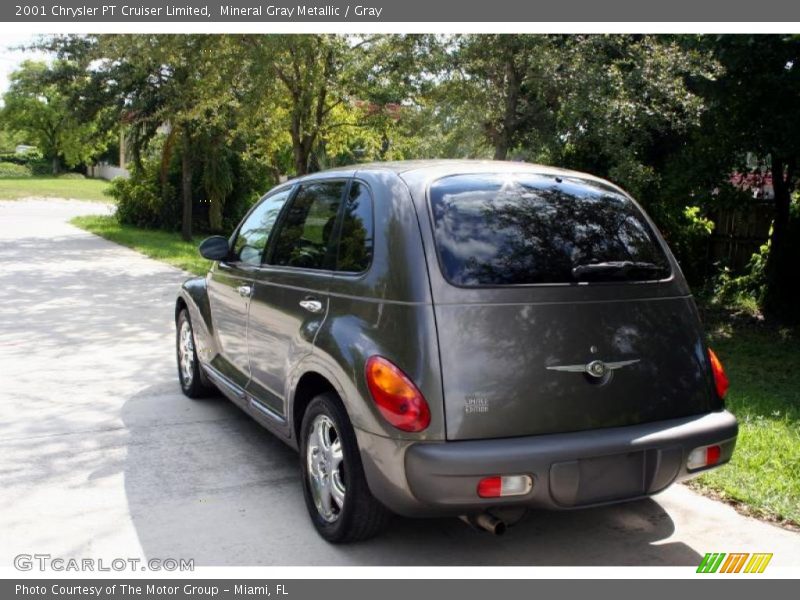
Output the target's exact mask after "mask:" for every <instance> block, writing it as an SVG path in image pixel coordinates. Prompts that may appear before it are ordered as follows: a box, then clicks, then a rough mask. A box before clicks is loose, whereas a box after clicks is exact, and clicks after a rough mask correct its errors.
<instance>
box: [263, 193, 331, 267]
mask: <svg viewBox="0 0 800 600" xmlns="http://www.w3.org/2000/svg"><path fill="white" fill-rule="evenodd" d="M345 186H346V182H344V181H323V182H315V183H308V184H305V185H303V186H301V188H300V190H299V191H298V192H297V195H296V196H295V197H294V199H293V200H292V202H291V204H290V205H289V207H288V210H287V211H286V217H285V218H283V219H282V220H281V223H280V224H279V225H278V231H277V233H276V238H275V250H274V253H273V255H272V264H275V265H283V266H287V267H299V268H303V269H326V268H330V264H329V262H332V261H330V252H331V250H332V246H331V245H332V242H333V237H334V236H333V235H332V234H333V232H334V226H335V225H336V217H337V215H338V213H339V208H340V207H341V205H342V196H343V195H344V188H345Z"/></svg>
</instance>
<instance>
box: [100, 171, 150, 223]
mask: <svg viewBox="0 0 800 600" xmlns="http://www.w3.org/2000/svg"><path fill="white" fill-rule="evenodd" d="M108 194H109V196H111V197H112V198H114V199H115V200H116V201H117V219H118V220H119V222H120V223H121V224H123V225H134V226H136V227H158V226H159V225H160V224H161V213H162V196H161V192H160V189H159V187H158V182H157V180H156V179H155V178H153V177H148V176H147V175H146V174H145V172H144V169H143V168H142V167H137V168H135V169H134V171H133V173H132V174H131V177H130V178H128V179H125V178H122V177H118V178H116V179H114V180H113V181H112V182H111V186H110V188H109V190H108Z"/></svg>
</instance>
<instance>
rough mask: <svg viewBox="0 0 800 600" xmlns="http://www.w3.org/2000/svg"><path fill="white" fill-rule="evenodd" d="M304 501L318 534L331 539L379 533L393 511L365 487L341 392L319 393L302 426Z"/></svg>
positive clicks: (352, 539) (356, 538)
mask: <svg viewBox="0 0 800 600" xmlns="http://www.w3.org/2000/svg"><path fill="white" fill-rule="evenodd" d="M300 458H301V460H300V463H301V469H302V475H303V495H304V497H305V501H306V507H307V508H308V512H309V514H310V516H311V521H312V522H313V523H314V527H316V529H317V531H318V532H319V534H320V535H321V536H322V537H323V538H325V539H326V540H328V541H329V542H333V543H345V542H355V541H360V540H365V539H367V538H370V537H373V536H374V535H376V534H377V533H379V532H380V531H381V530H382V529H383V528H384V527H385V526H386V524H387V523H388V521H389V518H390V516H391V513H389V511H388V510H387V509H386V508H384V506H383V505H382V504H380V503H379V502H378V501H377V500H376V499H375V498H374V497H373V496H372V493H371V492H370V491H369V487H368V486H367V480H366V478H365V477H364V468H363V466H362V465H361V455H360V454H359V451H358V445H357V442H356V437H355V433H354V432H353V427H352V425H351V424H350V420H349V419H348V418H347V413H346V412H345V410H344V407H343V406H342V404H341V402H340V400H339V398H338V397H337V396H336V395H335V394H332V393H326V394H320V395H319V396H317V397H316V398H314V399H313V400H312V401H311V403H310V404H309V405H308V409H307V410H306V413H305V415H304V416H303V423H302V425H301V428H300Z"/></svg>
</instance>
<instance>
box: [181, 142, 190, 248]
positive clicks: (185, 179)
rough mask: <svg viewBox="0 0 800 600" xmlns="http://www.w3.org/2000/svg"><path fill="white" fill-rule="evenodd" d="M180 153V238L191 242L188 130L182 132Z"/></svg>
mask: <svg viewBox="0 0 800 600" xmlns="http://www.w3.org/2000/svg"><path fill="white" fill-rule="evenodd" d="M182 150H183V151H182V153H181V195H182V196H183V218H182V221H181V237H182V238H183V239H184V240H186V241H187V242H190V241H191V240H192V136H191V133H190V132H189V129H188V128H184V130H183V149H182Z"/></svg>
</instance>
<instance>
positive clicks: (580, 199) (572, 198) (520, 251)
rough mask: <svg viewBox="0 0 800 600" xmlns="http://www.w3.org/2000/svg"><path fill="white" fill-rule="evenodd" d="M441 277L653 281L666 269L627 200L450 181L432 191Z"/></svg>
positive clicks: (569, 187)
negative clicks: (442, 274) (442, 275)
mask: <svg viewBox="0 0 800 600" xmlns="http://www.w3.org/2000/svg"><path fill="white" fill-rule="evenodd" d="M430 202H431V210H432V212H433V224H434V234H435V238H436V248H437V252H438V255H439V263H440V265H441V268H442V271H443V273H444V276H445V277H446V278H447V280H448V281H449V282H451V283H453V284H455V285H462V286H481V285H524V284H535V283H573V282H578V281H621V280H623V281H629V280H636V281H652V280H657V279H663V278H665V277H667V276H668V275H669V272H670V269H669V262H668V261H667V258H666V256H665V255H664V252H663V251H662V249H661V247H660V245H659V244H658V242H657V240H656V238H655V235H654V234H653V231H652V229H651V228H650V226H649V225H648V224H647V221H645V219H644V217H643V215H642V213H641V211H639V209H638V208H637V207H636V205H634V203H633V202H631V201H630V200H629V199H628V198H626V197H625V196H623V195H621V194H619V193H617V192H615V191H613V190H612V189H610V188H608V187H605V186H603V185H601V184H595V183H593V182H588V181H584V180H579V179H569V178H564V179H559V180H557V179H555V178H553V177H544V176H534V175H494V174H492V175H456V176H452V177H445V178H444V179H440V180H438V181H437V182H435V183H434V184H433V185H432V186H431V189H430Z"/></svg>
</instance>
